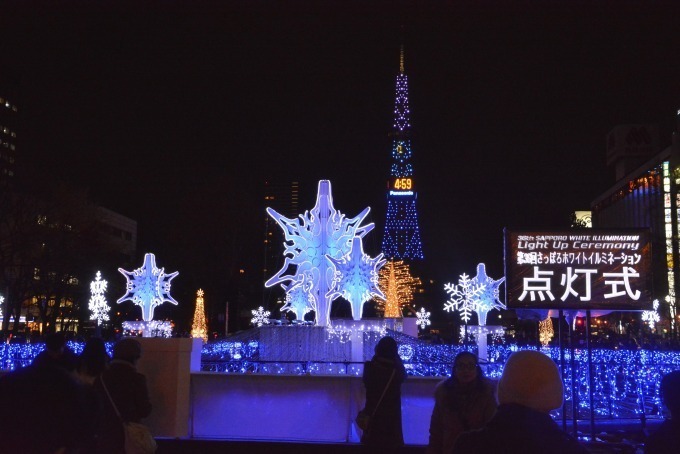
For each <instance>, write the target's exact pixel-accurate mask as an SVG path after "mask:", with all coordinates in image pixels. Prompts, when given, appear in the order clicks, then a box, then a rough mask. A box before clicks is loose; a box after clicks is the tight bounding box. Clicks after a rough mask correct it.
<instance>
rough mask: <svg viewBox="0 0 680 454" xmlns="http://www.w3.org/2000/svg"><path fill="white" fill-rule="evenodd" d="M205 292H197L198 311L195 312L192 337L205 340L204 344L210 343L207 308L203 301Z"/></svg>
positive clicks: (200, 290)
mask: <svg viewBox="0 0 680 454" xmlns="http://www.w3.org/2000/svg"><path fill="white" fill-rule="evenodd" d="M203 296H204V292H203V290H202V289H198V291H197V292H196V309H195V310H194V321H193V323H192V324H191V337H194V338H198V337H200V338H201V339H203V343H205V342H208V326H207V324H206V321H205V306H204V304H203V303H204V301H203Z"/></svg>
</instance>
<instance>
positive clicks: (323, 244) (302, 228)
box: [265, 180, 374, 326]
mask: <svg viewBox="0 0 680 454" xmlns="http://www.w3.org/2000/svg"><path fill="white" fill-rule="evenodd" d="M369 211H370V208H366V209H365V210H364V211H362V212H361V213H359V215H358V216H356V217H354V218H351V219H346V218H345V215H344V214H342V213H340V212H338V211H337V210H336V209H335V208H334V207H333V196H332V194H331V182H330V181H328V180H321V181H319V189H318V193H317V196H316V205H314V208H312V210H311V211H305V213H304V214H301V215H300V216H298V218H297V219H289V218H287V217H285V216H283V215H282V214H279V213H277V212H276V211H275V210H273V209H271V208H267V213H268V214H269V215H270V216H271V217H272V218H273V219H274V220H275V221H276V222H277V223H278V224H279V226H280V227H281V229H283V233H284V236H285V243H284V245H285V250H284V255H285V260H284V263H283V267H282V268H281V269H280V270H279V271H278V272H277V273H276V274H275V275H274V276H273V277H271V278H270V279H269V280H268V281H267V282H266V283H265V286H266V287H271V286H274V285H276V284H281V286H282V287H283V289H284V290H285V291H286V293H288V292H289V291H290V290H292V289H293V288H294V287H295V285H296V284H297V283H299V282H300V281H303V282H307V283H309V291H310V294H311V296H312V306H313V309H314V311H315V317H316V324H317V325H321V326H327V325H328V324H329V322H330V308H331V303H332V302H333V298H334V297H335V298H337V296H338V294H334V296H331V292H330V290H331V288H332V286H333V277H334V274H335V266H334V265H333V263H332V262H331V260H330V259H331V258H333V259H338V260H339V259H340V258H341V257H343V256H345V255H346V254H347V253H348V252H349V251H350V249H351V244H352V239H353V238H354V237H357V236H358V237H360V238H363V237H364V235H366V234H367V233H368V232H370V231H371V230H372V229H373V227H374V224H368V225H366V226H361V223H362V222H363V220H364V218H365V217H366V216H367V215H368V212H369Z"/></svg>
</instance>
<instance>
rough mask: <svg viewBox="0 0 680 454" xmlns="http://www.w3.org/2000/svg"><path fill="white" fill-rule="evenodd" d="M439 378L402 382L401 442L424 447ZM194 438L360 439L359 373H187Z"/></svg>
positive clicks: (360, 392)
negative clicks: (314, 374)
mask: <svg viewBox="0 0 680 454" xmlns="http://www.w3.org/2000/svg"><path fill="white" fill-rule="evenodd" d="M440 380H441V378H415V377H408V378H407V380H406V382H405V383H404V385H403V386H402V426H403V428H404V441H405V443H406V444H410V445H426V444H427V441H428V436H429V432H428V431H429V424H430V416H431V414H432V408H433V407H434V388H435V386H436V384H437V383H438V382H439V381H440ZM191 396H192V399H191V414H192V422H191V432H190V436H191V437H193V438H223V439H257V440H286V441H309V442H359V439H360V431H359V430H358V428H357V427H356V425H355V424H354V417H355V416H356V414H357V412H358V411H359V409H361V408H362V407H363V404H364V399H365V397H364V388H363V384H362V383H361V377H352V376H309V375H237V374H233V375H232V374H221V373H212V372H201V373H193V374H191Z"/></svg>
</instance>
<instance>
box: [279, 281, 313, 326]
mask: <svg viewBox="0 0 680 454" xmlns="http://www.w3.org/2000/svg"><path fill="white" fill-rule="evenodd" d="M309 287H310V286H309V285H307V284H305V282H304V278H303V280H302V281H300V282H296V283H294V284H293V285H292V286H291V287H290V288H289V290H288V293H286V300H285V301H284V304H283V307H281V310H282V311H288V312H293V313H294V314H295V318H296V319H297V320H298V321H304V319H305V314H306V313H307V312H309V311H311V310H312V304H313V301H314V298H313V297H312V294H311V292H310V288H309Z"/></svg>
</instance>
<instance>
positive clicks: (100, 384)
mask: <svg viewBox="0 0 680 454" xmlns="http://www.w3.org/2000/svg"><path fill="white" fill-rule="evenodd" d="M141 356H142V348H141V344H140V343H139V342H138V341H136V340H135V339H133V338H124V339H122V340H120V341H118V342H117V343H116V344H115V345H114V347H113V355H112V358H110V357H109V355H108V353H107V350H106V345H105V343H104V341H103V340H102V339H100V338H96V337H93V338H91V339H90V340H89V341H88V342H87V343H86V345H85V347H84V348H83V351H82V353H81V354H80V355H79V356H78V355H75V354H73V352H71V351H70V350H69V349H68V348H67V347H66V343H65V339H64V337H63V335H61V334H59V333H57V334H53V335H50V336H49V337H48V338H47V339H46V342H45V350H44V351H43V352H41V353H40V354H39V355H38V356H37V357H36V358H35V360H34V361H33V364H31V365H30V366H28V367H24V368H22V369H18V370H16V371H13V372H11V373H9V374H7V375H5V376H3V377H2V378H0V402H2V403H3V408H4V411H2V412H0V440H1V443H2V447H3V449H6V450H7V451H6V452H22V453H27V454H33V453H36V454H38V453H40V454H42V453H46V454H47V453H49V454H80V453H95V452H96V453H102V454H122V453H124V452H125V450H124V441H125V435H124V429H123V427H124V424H125V423H127V422H133V423H139V422H140V421H141V420H142V419H143V418H145V417H147V416H148V415H149V414H150V413H151V402H150V400H149V393H148V389H147V384H146V378H145V376H144V375H143V374H141V373H139V372H137V370H136V364H137V362H138V360H139V359H140V358H141ZM405 380H406V370H405V368H404V364H403V362H402V360H401V358H400V357H399V354H398V346H397V342H396V341H395V340H394V339H393V338H392V337H389V336H386V337H383V338H382V339H381V340H380V341H379V342H378V343H377V345H376V348H375V355H374V356H373V358H372V359H371V360H370V361H368V362H366V363H365V365H364V374H363V384H364V387H365V394H366V402H365V407H364V410H363V412H364V413H365V414H366V415H368V416H369V422H368V423H367V426H366V428H365V429H364V430H363V433H362V437H361V443H362V446H363V448H364V450H365V452H371V453H374V452H376V453H377V452H380V453H397V452H400V450H401V449H402V448H403V446H404V437H403V430H402V415H401V387H402V384H403V383H404V381H405ZM563 396H564V389H563V384H562V378H561V376H560V372H559V369H558V367H557V365H556V364H555V362H554V361H553V360H552V359H550V358H549V357H548V356H546V355H544V354H542V353H540V352H537V351H535V350H522V351H518V352H514V353H512V354H511V355H510V357H509V358H508V361H507V362H506V364H505V366H504V368H503V373H502V375H501V377H500V379H499V380H498V381H497V382H494V381H492V380H490V379H488V378H487V377H485V376H484V372H483V370H482V368H481V367H480V364H479V362H478V358H477V356H476V355H475V354H473V353H470V352H467V351H464V352H461V353H459V354H458V355H457V356H456V358H455V359H454V362H453V365H452V371H451V377H450V378H447V379H445V380H443V381H442V382H440V383H439V384H438V385H437V386H436V388H435V390H434V408H433V411H432V415H431V418H430V430H429V443H428V446H427V454H444V453H449V454H451V453H453V454H475V453H478V454H481V453H490V452H503V453H522V454H532V453H546V452H551V453H563V454H580V453H587V452H588V450H587V449H586V448H585V447H584V446H583V445H582V444H580V443H579V442H578V441H577V440H576V439H575V438H573V437H572V436H571V435H569V434H567V433H566V432H564V431H563V430H562V429H561V428H560V427H559V426H558V424H557V423H556V422H555V421H554V420H553V419H552V417H551V416H550V412H551V411H552V410H554V409H557V408H560V407H561V406H562V403H563ZM661 396H662V399H663V403H664V405H665V406H666V408H667V409H668V411H669V413H670V416H671V418H670V419H668V420H666V421H665V422H664V423H663V424H662V425H661V426H660V427H659V429H658V430H656V431H655V432H654V433H653V434H652V435H650V436H649V437H648V438H647V440H646V441H645V447H644V450H645V453H648V454H663V453H677V452H680V451H679V449H680V448H678V447H679V446H680V371H675V372H670V373H668V374H666V375H665V376H664V377H663V379H662V382H661Z"/></svg>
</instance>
